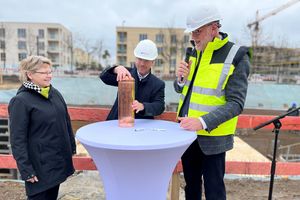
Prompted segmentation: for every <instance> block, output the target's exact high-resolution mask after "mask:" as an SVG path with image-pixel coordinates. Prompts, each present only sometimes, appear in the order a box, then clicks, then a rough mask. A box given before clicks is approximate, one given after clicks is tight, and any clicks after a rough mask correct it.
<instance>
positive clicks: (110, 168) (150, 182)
mask: <svg viewBox="0 0 300 200" xmlns="http://www.w3.org/2000/svg"><path fill="white" fill-rule="evenodd" d="M76 138H77V139H78V140H79V141H80V142H81V143H82V144H83V145H84V147H85V148H86V149H87V151H88V152H89V154H90V155H91V157H92V158H93V160H94V162H95V164H96V166H97V169H98V171H99V174H100V176H101V177H102V180H103V184H104V189H105V193H106V199H107V200H163V199H164V200H165V199H166V195H167V190H168V185H169V181H170V179H171V176H172V172H173V170H174V167H175V166H176V163H177V162H178V160H179V159H180V157H181V155H182V154H183V153H184V151H185V150H186V149H187V148H188V146H189V145H190V144H191V143H192V142H193V141H194V140H195V139H196V134H195V133H194V132H190V131H186V130H183V129H182V128H180V127H179V124H178V123H175V122H170V121H163V120H146V119H136V120H135V125H134V127H130V128H121V127H119V126H118V120H112V121H104V122H97V123H93V124H89V125H86V126H84V127H81V128H80V129H79V130H78V131H77V133H76Z"/></svg>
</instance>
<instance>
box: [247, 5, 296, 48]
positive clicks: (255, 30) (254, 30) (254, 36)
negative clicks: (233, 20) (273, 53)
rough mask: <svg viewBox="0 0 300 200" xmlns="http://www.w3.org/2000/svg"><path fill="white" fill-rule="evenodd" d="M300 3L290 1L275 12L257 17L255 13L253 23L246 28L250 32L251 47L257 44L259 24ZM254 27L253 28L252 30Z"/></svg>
mask: <svg viewBox="0 0 300 200" xmlns="http://www.w3.org/2000/svg"><path fill="white" fill-rule="evenodd" d="M298 2H300V0H292V1H289V2H288V3H286V4H284V5H282V6H280V7H278V8H276V9H275V10H273V11H271V12H269V13H267V14H265V15H263V16H261V17H259V14H258V10H257V11H256V17H255V21H253V22H251V23H249V24H248V25H247V26H248V28H249V29H250V31H251V36H252V46H253V47H257V42H258V34H259V30H260V29H259V23H260V22H261V21H263V20H265V19H267V18H268V17H271V16H274V15H276V14H277V13H279V12H280V11H282V10H284V9H286V8H288V7H290V6H292V5H294V4H296V3H298ZM253 27H254V28H253Z"/></svg>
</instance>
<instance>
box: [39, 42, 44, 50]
mask: <svg viewBox="0 0 300 200" xmlns="http://www.w3.org/2000/svg"><path fill="white" fill-rule="evenodd" d="M38 47H39V49H40V50H45V43H44V42H38Z"/></svg>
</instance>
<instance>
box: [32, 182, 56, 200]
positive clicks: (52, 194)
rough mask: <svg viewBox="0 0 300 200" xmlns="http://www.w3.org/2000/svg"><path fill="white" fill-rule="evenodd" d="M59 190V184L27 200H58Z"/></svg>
mask: <svg viewBox="0 0 300 200" xmlns="http://www.w3.org/2000/svg"><path fill="white" fill-rule="evenodd" d="M58 190H59V184H58V185H57V186H54V187H53V188H50V189H48V190H46V191H43V192H40V193H38V194H35V195H32V196H28V199H27V200H56V199H57V196H58Z"/></svg>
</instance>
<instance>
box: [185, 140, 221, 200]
mask: <svg viewBox="0 0 300 200" xmlns="http://www.w3.org/2000/svg"><path fill="white" fill-rule="evenodd" d="M181 160H182V166H183V173H184V179H185V182H186V186H185V199H186V200H201V199H202V181H203V183H204V191H205V198H206V200H225V199H226V190H225V184H224V174H225V152H224V153H221V154H216V155H205V154H204V153H203V152H202V151H201V149H200V146H199V144H198V141H197V140H195V141H194V142H193V143H192V144H191V146H189V148H188V149H187V150H186V151H185V153H184V154H183V155H182V157H181Z"/></svg>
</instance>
